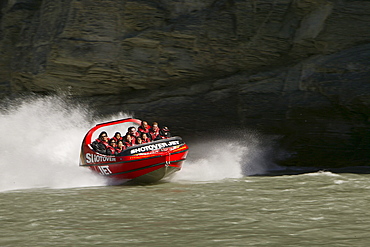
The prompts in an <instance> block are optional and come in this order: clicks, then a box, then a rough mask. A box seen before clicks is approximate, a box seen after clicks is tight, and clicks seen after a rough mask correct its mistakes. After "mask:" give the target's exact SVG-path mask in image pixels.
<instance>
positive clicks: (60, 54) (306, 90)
mask: <svg viewBox="0 0 370 247" xmlns="http://www.w3.org/2000/svg"><path fill="white" fill-rule="evenodd" d="M0 7H1V16H0V17H1V19H0V24H1V27H0V28H1V29H0V32H1V33H0V38H1V39H0V51H1V56H0V75H1V77H0V78H1V79H0V96H1V97H9V96H10V97H12V96H16V95H17V94H20V93H22V94H24V93H29V92H33V93H39V94H50V93H59V92H63V93H66V94H68V95H70V97H71V98H75V99H77V100H79V101H83V102H85V103H88V104H89V107H91V108H93V109H96V110H97V112H99V113H114V112H117V111H128V112H134V113H135V115H136V116H138V117H144V118H147V119H148V120H149V119H151V120H158V121H160V122H163V123H168V125H170V126H171V125H172V126H176V128H178V129H179V130H181V131H182V132H183V133H185V135H188V136H189V137H190V136H192V135H193V134H192V133H199V134H198V137H199V138H200V139H202V135H200V134H201V133H204V132H205V133H209V132H212V130H217V131H219V130H220V129H221V130H222V128H227V129H233V128H237V129H243V128H245V129H254V130H257V131H259V132H261V133H264V134H268V135H274V136H279V142H280V144H279V145H280V147H281V148H284V149H286V150H287V152H288V153H291V154H292V155H291V156H290V157H289V158H287V159H284V162H283V163H284V164H288V165H302V166H321V167H322V166H324V167H328V166H348V165H352V166H354V165H369V160H370V66H369V65H370V64H369V63H370V29H369V24H370V15H369V14H368V13H370V2H369V1H343V0H341V1H339V0H338V1H325V0H318V1H309V0H306V1H305V0H301V1H293V0H290V1H288V0H282V1H267V0H265V1H263V0H261V1H236V0H224V1H222V0H218V1H216V0H203V1H199V0H189V1H179V0H175V1H173V0H171V1H169V0H158V1H148V0H140V1H138V0H126V1H114V0H105V1H88V0H68V1H51V0H14V1H10V0H9V1H2V2H1V3H0Z"/></svg>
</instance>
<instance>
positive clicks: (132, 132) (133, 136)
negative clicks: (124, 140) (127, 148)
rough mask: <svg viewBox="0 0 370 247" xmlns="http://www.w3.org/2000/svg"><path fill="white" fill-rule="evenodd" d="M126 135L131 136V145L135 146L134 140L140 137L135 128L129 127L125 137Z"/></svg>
mask: <svg viewBox="0 0 370 247" xmlns="http://www.w3.org/2000/svg"><path fill="white" fill-rule="evenodd" d="M127 135H130V136H131V139H132V144H135V143H136V138H138V137H139V136H140V133H139V132H137V131H136V128H135V127H130V128H128V131H127V133H126V136H127Z"/></svg>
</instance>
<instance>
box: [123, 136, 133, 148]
mask: <svg viewBox="0 0 370 247" xmlns="http://www.w3.org/2000/svg"><path fill="white" fill-rule="evenodd" d="M123 145H125V147H126V148H129V147H132V146H133V143H132V137H131V136H130V135H125V137H124V142H123Z"/></svg>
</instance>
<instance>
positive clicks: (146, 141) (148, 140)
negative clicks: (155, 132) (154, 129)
mask: <svg viewBox="0 0 370 247" xmlns="http://www.w3.org/2000/svg"><path fill="white" fill-rule="evenodd" d="M141 139H142V140H143V143H148V142H151V140H150V138H149V137H148V134H146V133H142V134H141Z"/></svg>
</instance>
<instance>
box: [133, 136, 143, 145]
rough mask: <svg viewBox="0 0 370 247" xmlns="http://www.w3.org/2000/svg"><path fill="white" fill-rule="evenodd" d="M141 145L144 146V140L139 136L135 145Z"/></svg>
mask: <svg viewBox="0 0 370 247" xmlns="http://www.w3.org/2000/svg"><path fill="white" fill-rule="evenodd" d="M140 144H143V139H141V137H140V136H139V137H137V138H136V142H135V145H140Z"/></svg>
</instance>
